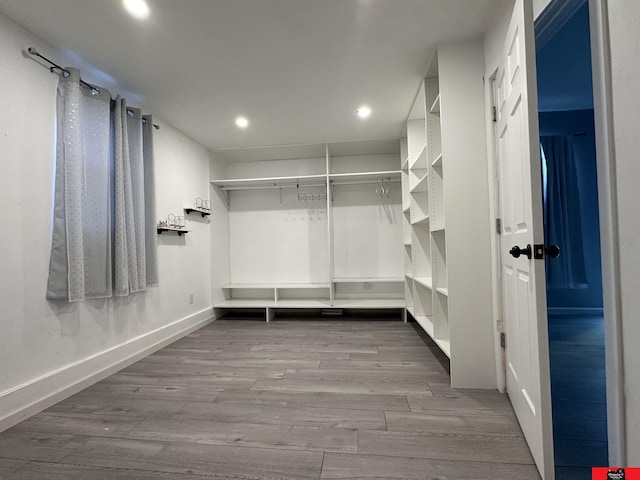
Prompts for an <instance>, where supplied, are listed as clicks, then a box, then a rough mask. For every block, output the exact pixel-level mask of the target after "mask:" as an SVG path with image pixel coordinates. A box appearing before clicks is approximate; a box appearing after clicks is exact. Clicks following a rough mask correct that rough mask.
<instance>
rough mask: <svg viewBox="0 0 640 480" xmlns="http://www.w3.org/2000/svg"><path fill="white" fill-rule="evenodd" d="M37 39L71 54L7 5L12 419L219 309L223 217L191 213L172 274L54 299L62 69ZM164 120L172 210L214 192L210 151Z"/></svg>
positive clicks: (1, 162) (7, 299)
mask: <svg viewBox="0 0 640 480" xmlns="http://www.w3.org/2000/svg"><path fill="white" fill-rule="evenodd" d="M28 46H33V47H36V48H37V49H38V50H40V51H41V52H42V53H43V54H46V55H48V56H50V57H52V59H55V60H60V61H61V62H63V61H64V58H63V55H62V53H61V52H59V51H56V50H55V49H54V48H53V47H51V46H50V45H47V44H46V43H45V42H43V41H42V40H40V39H38V38H36V37H34V36H33V35H31V34H30V33H28V32H27V31H25V30H24V29H22V28H21V27H19V26H18V25H16V24H15V23H13V22H11V21H9V20H7V19H6V18H5V17H2V16H0V69H1V71H2V72H3V74H2V75H1V76H0V89H1V91H2V96H3V99H2V108H1V109H0V230H1V233H0V430H2V428H4V427H7V426H9V424H11V423H13V421H14V420H11V418H14V419H15V413H16V412H17V411H20V410H21V409H23V408H24V407H26V406H28V405H30V404H32V403H37V402H39V401H40V400H42V399H43V398H44V397H47V396H48V395H51V394H52V393H54V392H55V391H57V390H61V389H64V388H65V387H67V386H68V385H71V384H73V383H76V382H78V381H80V380H81V379H82V378H84V377H89V376H91V375H92V374H94V373H95V372H96V371H99V370H102V369H104V368H107V367H109V366H110V365H111V364H114V363H117V362H118V361H121V360H122V359H123V355H134V354H135V353H137V352H139V351H140V350H142V349H144V348H147V347H150V346H151V345H153V344H155V343H157V342H159V341H162V340H163V339H166V338H168V337H169V336H170V335H172V334H176V333H177V332H178V331H179V330H181V329H182V328H187V327H188V326H189V325H190V324H191V325H195V324H196V323H197V322H199V321H201V320H204V319H206V318H208V317H209V315H210V314H211V312H212V310H211V305H212V298H211V297H212V293H211V292H212V289H211V277H212V275H211V267H210V265H211V228H210V225H208V224H207V223H206V222H202V221H191V222H189V224H188V227H189V230H191V232H190V233H189V234H188V235H186V236H184V237H177V236H168V235H163V236H161V237H159V240H158V244H159V247H158V250H159V252H158V253H159V268H160V286H159V287H155V288H152V289H151V290H150V291H148V292H147V293H146V294H138V295H134V296H131V297H128V298H126V299H119V300H113V301H111V300H110V301H87V302H81V303H78V304H66V303H53V302H48V301H47V300H46V299H45V288H46V282H47V272H48V265H49V249H50V242H51V228H52V209H53V204H52V200H53V187H54V180H53V179H54V162H55V158H54V140H55V103H56V102H55V99H56V85H57V77H56V76H55V75H52V74H51V73H49V72H48V70H47V68H45V67H43V66H41V65H39V64H38V63H36V62H34V61H33V60H32V59H30V58H27V57H28V56H27V55H25V54H23V50H25V49H26V48H27V47H28ZM85 72H86V73H87V74H86V76H85V79H86V80H88V81H93V80H95V79H93V78H91V76H90V74H89V73H88V70H85ZM96 83H99V81H98V82H96ZM110 87H111V86H110ZM112 93H121V92H120V91H117V90H114V92H112ZM130 98H131V97H130ZM151 113H152V112H151ZM154 121H155V123H159V124H160V126H161V129H160V130H158V131H154V136H155V137H154V138H155V142H154V143H155V153H156V193H157V216H158V217H165V216H166V215H167V214H169V213H175V214H179V213H182V208H183V207H184V206H187V205H190V204H191V203H192V202H193V201H194V199H195V198H196V197H203V198H206V197H208V195H209V184H208V179H209V155H208V153H207V151H206V150H205V149H204V148H203V147H201V146H200V145H198V144H197V143H195V142H194V141H192V140H190V139H189V138H186V137H185V136H184V135H182V134H181V133H180V132H178V131H177V130H175V129H174V128H172V127H171V126H170V125H167V124H165V123H163V122H162V121H161V119H158V118H155V119H154ZM190 293H193V294H194V296H195V301H194V303H193V304H190V302H189V294H190ZM181 319H184V321H183V322H179V320H181ZM34 408H36V407H34ZM32 410H33V409H32ZM31 413H33V412H31Z"/></svg>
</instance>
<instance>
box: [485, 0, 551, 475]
mask: <svg viewBox="0 0 640 480" xmlns="http://www.w3.org/2000/svg"><path fill="white" fill-rule="evenodd" d="M495 82H496V83H495V85H494V91H495V96H496V98H495V100H496V126H495V127H496V130H495V136H496V139H495V140H496V155H497V163H498V170H499V177H500V191H501V199H500V205H501V215H500V216H501V218H502V238H501V240H500V244H501V247H500V268H501V277H502V311H503V315H504V326H505V333H506V352H505V358H506V377H507V378H506V380H507V393H508V394H509V399H510V400H511V403H512V404H513V408H514V410H515V412H516V415H517V417H518V420H519V422H520V426H521V427H522V430H523V432H524V435H525V437H526V439H527V443H528V444H529V448H530V449H531V452H532V454H533V457H534V459H535V462H536V464H537V466H538V469H539V470H540V474H541V475H542V478H543V479H545V480H550V479H553V478H554V474H553V467H554V465H553V435H552V434H553V432H552V424H551V389H550V379H549V343H548V336H547V313H546V312H547V308H546V292H545V272H544V260H542V259H538V260H536V259H534V253H535V252H533V251H531V258H528V255H527V253H526V247H527V245H530V248H531V249H532V250H533V249H534V245H536V244H542V243H543V223H542V190H541V177H540V150H539V133H538V119H537V115H538V111H537V110H538V109H537V97H536V78H535V45H534V33H533V12H532V5H531V1H530V0H515V5H514V9H513V13H512V16H511V21H510V24H509V29H508V31H507V36H506V39H504V47H503V51H502V55H501V58H500V64H499V67H498V71H497V75H496V77H495ZM513 247H519V248H521V249H523V250H525V252H520V255H519V256H518V257H517V258H516V257H514V256H513V255H512V254H511V253H510V251H511V249H512V248H513ZM515 254H516V255H517V254H518V253H517V252H516V253H515Z"/></svg>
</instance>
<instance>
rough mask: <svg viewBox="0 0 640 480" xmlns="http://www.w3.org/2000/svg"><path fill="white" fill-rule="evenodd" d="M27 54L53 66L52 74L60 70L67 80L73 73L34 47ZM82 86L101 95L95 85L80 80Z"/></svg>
mask: <svg viewBox="0 0 640 480" xmlns="http://www.w3.org/2000/svg"><path fill="white" fill-rule="evenodd" d="M27 52H28V53H29V55H33V56H35V57H40V58H41V59H43V60H44V61H45V62H47V63H49V64H51V65H52V67H50V68H49V71H50V72H51V73H53V71H54V70H55V69H58V70H60V71H61V72H62V75H63V76H64V77H65V78H67V77H69V75H71V72H70V71H69V70H67V69H65V68H62V67H61V66H60V65H58V64H57V63H55V62H52V61H51V60H49V59H48V58H47V57H45V56H44V55H42V54H41V53H40V52H38V51H37V50H36V49H35V48H33V47H29V48H27ZM80 84H81V85H84V86H85V87H87V88H88V89H89V90H91V93H92V94H94V95H97V94H99V93H100V89H99V88H97V87H94V86H93V85H91V84H90V83H87V82H85V81H84V80H82V79H80ZM127 111H129V110H128V109H127ZM142 122H143V123H147V120H146V119H144V118H143V119H142ZM153 126H154V127H155V129H156V130H160V125H157V124H155V123H154V124H153Z"/></svg>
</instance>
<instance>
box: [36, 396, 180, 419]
mask: <svg viewBox="0 0 640 480" xmlns="http://www.w3.org/2000/svg"><path fill="white" fill-rule="evenodd" d="M185 403H186V402H185V401H175V400H158V399H149V398H139V397H135V396H132V395H114V394H111V395H109V396H105V395H98V394H94V395H88V394H84V395H74V396H73V397H71V398H68V399H66V400H63V401H62V402H60V403H57V404H56V405H54V406H52V407H50V408H48V409H47V410H45V412H50V413H55V412H58V413H96V414H111V415H133V416H138V417H139V416H152V415H165V416H166V415H170V414H173V413H177V412H178V411H179V410H180V409H181V408H182V407H184V405H185Z"/></svg>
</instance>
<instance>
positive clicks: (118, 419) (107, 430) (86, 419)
mask: <svg viewBox="0 0 640 480" xmlns="http://www.w3.org/2000/svg"><path fill="white" fill-rule="evenodd" d="M143 419H144V417H141V416H131V415H124V416H117V415H96V414H91V413H47V412H42V413H39V414H38V415H36V416H34V417H31V418H30V419H28V420H26V421H24V422H22V423H19V424H18V425H16V426H15V427H13V429H15V430H16V431H18V432H42V433H57V434H61V435H65V434H66V435H86V436H94V437H101V436H103V437H122V436H124V435H126V434H127V433H129V431H131V430H132V429H133V427H135V426H136V425H138V424H139V423H140V422H141V421H142V420H143ZM0 456H1V455H0Z"/></svg>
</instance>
